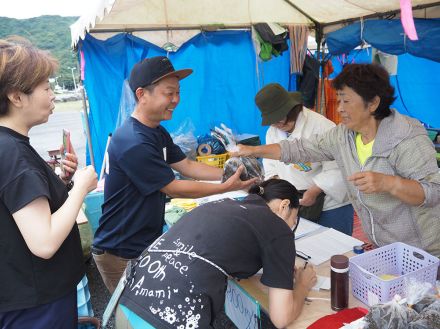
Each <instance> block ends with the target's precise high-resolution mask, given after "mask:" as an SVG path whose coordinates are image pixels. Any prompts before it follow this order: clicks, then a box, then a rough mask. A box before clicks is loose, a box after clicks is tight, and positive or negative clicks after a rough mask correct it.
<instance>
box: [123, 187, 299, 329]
mask: <svg viewBox="0 0 440 329" xmlns="http://www.w3.org/2000/svg"><path fill="white" fill-rule="evenodd" d="M176 250H178V251H180V253H177V252H175V251H176ZM173 251H174V252H173ZM193 253H194V254H196V255H197V256H201V257H203V258H204V259H206V260H208V261H210V262H212V263H214V264H216V265H217V266H219V267H220V268H221V269H223V270H224V271H225V272H226V273H228V274H229V275H231V276H233V277H236V278H248V277H250V276H252V275H254V274H255V273H256V272H257V271H258V270H259V269H260V268H261V267H263V275H262V277H261V282H262V283H263V284H265V285H267V286H269V287H273V288H282V289H290V290H291V289H293V268H294V264H295V243H294V235H293V233H292V231H291V230H290V228H289V227H288V225H287V224H286V223H285V222H284V221H283V220H282V219H281V218H279V217H278V216H276V215H275V214H274V213H273V212H272V211H271V210H270V208H269V207H268V206H267V204H266V202H265V201H264V200H263V199H262V198H261V197H259V196H257V195H250V196H248V197H247V198H246V199H245V200H243V201H235V200H231V199H224V200H220V201H216V202H211V203H208V204H205V205H202V206H200V207H198V208H196V209H194V210H192V211H191V212H190V213H188V214H186V215H185V216H183V217H182V218H181V219H180V221H179V222H178V223H177V224H175V225H174V226H173V227H172V228H171V229H170V230H169V231H168V232H167V233H166V234H164V235H163V236H162V237H161V238H160V239H158V240H157V241H156V242H155V243H154V244H153V245H152V246H151V247H150V252H149V253H148V254H145V253H144V255H142V256H141V257H140V258H139V259H138V264H137V266H136V267H135V275H134V277H133V278H132V280H130V282H129V283H128V285H127V287H126V289H125V291H124V293H123V295H122V297H121V303H122V304H123V305H125V306H127V307H128V308H129V309H131V310H132V311H134V312H135V313H136V314H138V315H139V316H140V317H142V318H143V319H144V320H146V321H147V322H149V323H150V324H152V325H153V326H156V327H157V328H178V329H188V328H210V327H211V323H212V321H213V319H214V318H215V316H216V314H217V313H218V312H220V311H221V310H222V308H223V305H224V302H225V291H226V285H227V280H226V276H225V275H224V274H223V273H222V272H221V270H219V269H217V268H216V267H214V266H213V265H212V264H209V263H208V262H206V261H204V260H201V259H200V258H198V257H197V256H195V255H194V254H193Z"/></svg>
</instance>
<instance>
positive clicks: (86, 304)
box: [76, 275, 93, 316]
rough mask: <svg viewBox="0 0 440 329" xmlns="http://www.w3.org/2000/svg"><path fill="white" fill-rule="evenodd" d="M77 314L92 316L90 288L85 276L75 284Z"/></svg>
mask: <svg viewBox="0 0 440 329" xmlns="http://www.w3.org/2000/svg"><path fill="white" fill-rule="evenodd" d="M76 294H77V305H78V316H93V309H92V303H91V301H90V290H89V285H88V280H87V276H85V275H84V277H83V278H82V280H81V281H80V282H79V283H78V285H77V286H76Z"/></svg>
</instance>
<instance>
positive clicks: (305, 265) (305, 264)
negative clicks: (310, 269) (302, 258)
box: [304, 260, 309, 269]
mask: <svg viewBox="0 0 440 329" xmlns="http://www.w3.org/2000/svg"><path fill="white" fill-rule="evenodd" d="M308 263H309V261H308V260H306V262H305V263H304V269H305V268H306V267H307V264H308Z"/></svg>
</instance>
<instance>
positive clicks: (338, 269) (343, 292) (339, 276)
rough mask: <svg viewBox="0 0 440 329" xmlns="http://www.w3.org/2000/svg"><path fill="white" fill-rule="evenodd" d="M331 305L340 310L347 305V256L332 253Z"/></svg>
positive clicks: (333, 308) (335, 309)
mask: <svg viewBox="0 0 440 329" xmlns="http://www.w3.org/2000/svg"><path fill="white" fill-rule="evenodd" d="M330 268H331V273H330V287H331V288H330V289H331V295H330V297H331V307H332V310H334V311H340V310H342V309H344V308H347V307H348V290H349V289H348V258H347V257H346V256H344V255H334V256H332V258H331V259H330Z"/></svg>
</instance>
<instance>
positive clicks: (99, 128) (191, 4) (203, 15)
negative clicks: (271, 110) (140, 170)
mask: <svg viewBox="0 0 440 329" xmlns="http://www.w3.org/2000/svg"><path fill="white" fill-rule="evenodd" d="M413 4H414V6H413V13H414V17H423V18H438V17H440V2H438V1H436V0H417V1H413ZM89 9H90V12H87V13H84V15H82V16H81V17H80V19H78V21H77V22H75V23H74V24H73V25H72V26H71V33H72V45H73V46H75V47H76V48H77V49H78V50H82V51H83V53H84V57H85V60H86V66H85V67H86V70H85V71H86V72H85V73H86V76H85V87H86V91H87V94H88V96H89V104H90V109H89V114H90V119H89V121H90V125H91V129H90V130H91V139H92V144H93V148H94V155H95V162H96V167H97V170H98V171H99V168H100V166H101V161H102V157H103V152H104V147H105V143H106V139H107V134H108V133H109V132H111V131H112V130H113V129H114V124H115V122H116V120H117V112H118V106H119V96H120V95H121V89H122V88H121V87H122V83H123V80H124V78H126V77H127V76H128V73H129V71H130V69H131V67H132V65H133V64H134V62H136V61H137V60H139V59H140V58H141V57H144V56H146V55H150V56H152V55H157V54H166V53H165V51H164V50H162V49H160V48H158V47H156V46H154V45H153V44H151V43H149V42H147V41H145V40H150V39H149V37H144V36H143V35H142V36H140V35H141V34H144V33H150V35H149V36H152V34H162V36H163V37H164V39H165V40H168V37H169V36H172V35H173V33H176V34H177V32H182V31H200V30H205V31H206V30H215V29H216V28H224V29H237V28H247V29H248V28H249V27H250V26H251V25H252V24H254V23H255V22H278V23H280V24H282V25H289V24H290V25H292V24H306V25H308V26H309V27H310V28H312V29H314V30H315V31H317V32H319V33H317V34H318V36H320V35H322V33H327V32H328V31H330V30H334V29H335V27H339V26H341V25H342V24H347V23H349V22H354V21H359V19H360V18H361V17H362V18H363V19H364V22H365V23H366V22H367V21H368V19H370V18H373V17H374V18H377V17H378V16H380V15H382V17H386V16H388V15H397V16H398V13H399V12H400V7H399V1H389V0H371V1H368V3H366V2H365V3H363V4H362V6H359V5H358V4H357V3H356V2H353V1H349V0H326V1H310V0H272V1H267V0H248V1H236V0H221V1H219V0H203V1H200V0H185V1H163V0H97V1H96V2H95V3H94V5H93V6H91V7H90V8H89ZM368 24H370V23H368ZM354 30H356V28H354ZM384 32H388V31H387V30H386V29H384V30H381V33H382V34H386V33H384ZM118 33H122V34H118ZM91 35H93V36H95V37H97V38H98V39H99V40H98V39H95V38H94V37H92V36H91ZM134 35H136V36H140V38H137V37H135V36H134ZM355 38H356V37H355ZM357 38H359V37H357ZM362 38H363V39H365V36H362V37H361V39H362ZM81 39H82V40H81ZM104 39H106V40H105V41H102V40H104ZM150 41H151V40H150ZM350 42H353V41H350ZM155 44H158V43H156V42H155ZM163 44H164V42H162V43H160V46H162V45H163ZM436 47H438V45H437V46H436ZM347 49H348V48H347ZM433 49H434V48H433ZM427 51H428V52H429V51H430V50H427ZM431 51H432V50H431ZM436 52H438V48H435V51H434V52H433V53H434V54H433V56H437V55H436V54H435V53H436ZM169 56H170V58H171V60H172V61H173V63H174V64H175V66H176V67H177V68H181V67H191V68H193V69H194V70H195V73H194V74H193V75H192V76H190V77H189V78H187V79H185V80H184V81H182V99H181V104H180V105H179V107H178V109H177V111H176V112H175V116H174V119H173V120H172V121H170V122H168V123H166V124H165V125H166V126H167V128H168V129H169V130H170V131H173V130H175V128H176V127H177V125H178V124H179V123H180V122H182V120H184V119H185V118H186V117H187V116H191V117H192V120H193V121H194V124H195V126H196V128H197V131H196V134H199V133H200V132H202V131H203V130H204V131H206V130H207V129H208V128H209V127H210V126H211V125H212V124H214V123H219V122H221V121H223V122H225V123H226V124H227V125H230V126H231V127H232V128H233V129H235V130H236V131H238V132H249V133H257V134H259V135H260V136H263V135H264V129H263V128H262V127H260V125H259V121H260V120H259V115H258V111H257V110H256V108H255V106H254V104H253V97H254V95H255V93H256V92H257V90H258V89H259V88H260V87H261V86H263V85H264V84H265V83H269V82H274V81H277V82H280V83H281V84H282V85H284V86H285V87H289V89H293V88H292V87H293V84H292V83H290V82H289V79H290V77H289V69H288V61H289V59H288V54H287V53H285V55H283V56H282V57H280V58H277V59H275V60H274V61H271V62H268V63H264V64H263V65H260V66H258V69H257V65H256V58H255V54H254V50H253V48H252V43H251V39H250V33H249V32H248V30H240V31H228V32H212V33H210V32H202V33H201V34H199V35H197V36H196V37H194V38H193V39H191V40H190V41H188V42H186V43H184V45H183V47H182V48H181V49H179V51H178V52H176V53H170V54H169ZM405 56H407V55H405ZM406 60H407V58H405V59H403V60H401V61H400V63H401V64H399V65H402V66H403V67H409V68H413V66H418V65H422V64H423V67H422V68H420V69H419V70H422V71H429V73H430V72H434V73H435V72H438V71H437V66H433V64H431V63H430V62H427V61H426V62H417V63H415V62H413V59H412V58H410V57H408V64H407V65H406V66H405V61H406ZM404 70H405V69H400V72H401V73H400V74H402V75H399V77H398V78H399V79H398V82H399V86H400V90H401V91H402V95H403V99H404V103H405V105H406V108H408V109H409V110H408V112H409V113H410V114H412V115H413V116H415V117H417V118H419V119H420V120H422V121H424V122H426V123H429V124H431V125H437V126H438V121H436V120H438V119H436V118H435V114H434V113H435V112H436V110H432V109H433V107H432V106H431V105H430V104H432V103H434V102H435V100H433V99H432V98H431V96H432V95H431V93H427V92H426V91H427V90H428V89H426V90H423V88H426V87H425V85H426V83H427V81H428V80H431V79H430V78H431V75H430V74H429V73H428V74H427V75H423V74H416V75H414V71H413V70H411V71H408V72H409V73H406V72H404ZM414 77H415V78H416V79H417V83H418V84H420V90H422V91H423V92H422V93H419V91H417V97H416V98H413V97H414V96H415V94H416V92H415V90H414V89H413V87H414V80H415V79H414ZM406 82H407V83H406ZM430 83H431V84H429V88H431V87H432V88H435V86H436V85H437V83H436V82H435V81H434V82H430ZM429 90H430V89H429ZM414 99H416V100H414ZM428 103H429V104H428ZM396 104H397V103H396ZM413 105H414V106H415V107H417V108H418V109H420V111H429V114H427V115H425V114H423V116H421V115H419V113H417V111H415V110H413V109H412V106H413ZM404 107H405V106H403V108H404ZM399 110H400V109H399ZM431 111H433V112H431ZM402 112H404V111H403V110H402Z"/></svg>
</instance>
